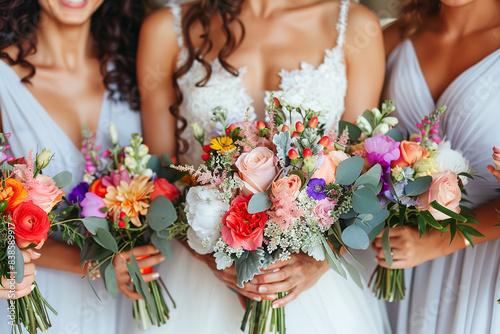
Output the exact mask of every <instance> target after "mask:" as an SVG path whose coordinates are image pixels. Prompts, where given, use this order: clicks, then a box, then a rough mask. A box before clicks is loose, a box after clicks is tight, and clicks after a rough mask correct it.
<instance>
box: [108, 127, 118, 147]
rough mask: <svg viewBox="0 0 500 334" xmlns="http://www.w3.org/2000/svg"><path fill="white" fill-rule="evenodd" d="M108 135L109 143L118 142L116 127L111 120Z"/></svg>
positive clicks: (114, 143)
mask: <svg viewBox="0 0 500 334" xmlns="http://www.w3.org/2000/svg"><path fill="white" fill-rule="evenodd" d="M109 136H110V137H111V143H113V145H116V144H118V141H119V136H118V129H117V128H116V125H115V123H113V122H111V123H110V124H109Z"/></svg>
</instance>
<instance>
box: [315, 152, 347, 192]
mask: <svg viewBox="0 0 500 334" xmlns="http://www.w3.org/2000/svg"><path fill="white" fill-rule="evenodd" d="M347 158H349V156H348V155H347V154H346V153H345V152H342V151H331V152H328V153H326V154H325V161H324V162H323V163H322V164H321V166H320V167H319V168H318V169H317V170H316V172H314V175H313V176H312V178H316V179H323V180H325V181H326V183H327V184H328V183H332V182H335V172H337V167H338V166H339V165H340V163H341V162H342V161H344V160H345V159H347Z"/></svg>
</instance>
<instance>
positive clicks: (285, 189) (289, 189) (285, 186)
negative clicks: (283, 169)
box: [271, 174, 302, 201]
mask: <svg viewBox="0 0 500 334" xmlns="http://www.w3.org/2000/svg"><path fill="white" fill-rule="evenodd" d="M301 187H302V182H301V181H300V177H298V176H297V175H295V174H291V175H289V176H287V177H284V178H282V179H279V180H277V181H275V182H273V185H272V186H271V191H272V193H273V195H274V196H276V197H278V196H279V195H283V196H284V197H288V198H290V200H292V201H293V200H295V199H296V198H297V196H299V192H300V188H301Z"/></svg>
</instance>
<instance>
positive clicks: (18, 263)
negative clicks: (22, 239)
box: [8, 244, 24, 284]
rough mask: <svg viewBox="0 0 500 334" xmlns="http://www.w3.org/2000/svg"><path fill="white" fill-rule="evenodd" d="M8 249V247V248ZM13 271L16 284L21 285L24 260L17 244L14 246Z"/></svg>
mask: <svg viewBox="0 0 500 334" xmlns="http://www.w3.org/2000/svg"><path fill="white" fill-rule="evenodd" d="M10 247H11V246H10V245H9V246H8V248H10ZM11 269H12V266H11ZM14 271H15V272H16V275H15V277H16V282H17V284H21V283H22V281H23V279H24V258H23V253H21V250H20V249H19V247H18V246H17V244H14Z"/></svg>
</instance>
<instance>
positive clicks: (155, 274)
mask: <svg viewBox="0 0 500 334" xmlns="http://www.w3.org/2000/svg"><path fill="white" fill-rule="evenodd" d="M159 277H160V274H159V273H154V274H153V275H151V278H153V279H157V278H159Z"/></svg>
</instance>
